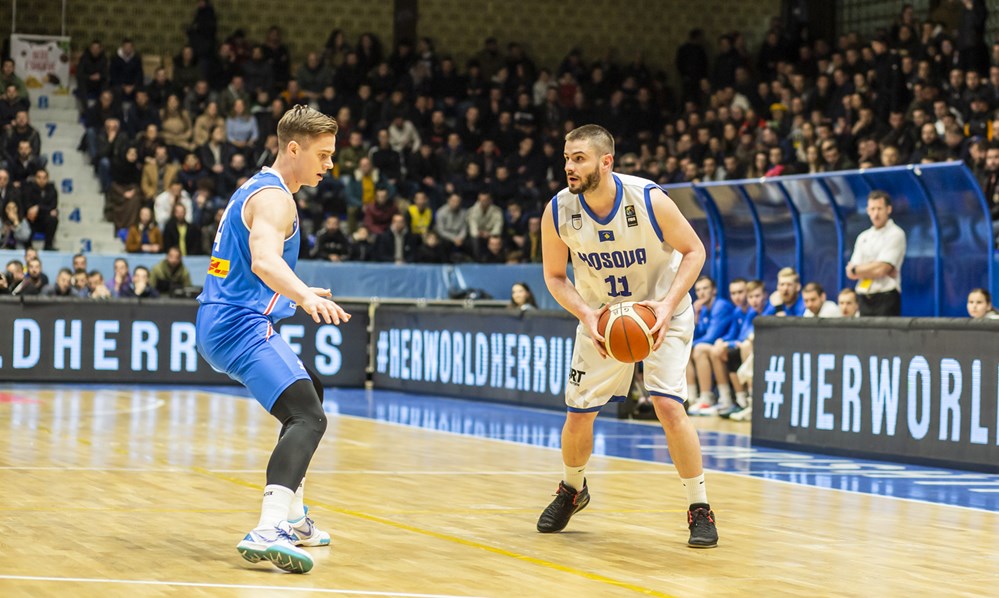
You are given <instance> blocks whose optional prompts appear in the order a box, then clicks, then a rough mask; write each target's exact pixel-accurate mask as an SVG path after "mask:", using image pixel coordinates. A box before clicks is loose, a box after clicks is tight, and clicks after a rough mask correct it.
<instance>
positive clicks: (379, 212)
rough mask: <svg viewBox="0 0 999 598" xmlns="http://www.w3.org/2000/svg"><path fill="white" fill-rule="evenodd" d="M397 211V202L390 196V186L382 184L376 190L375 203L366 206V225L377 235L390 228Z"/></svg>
mask: <svg viewBox="0 0 999 598" xmlns="http://www.w3.org/2000/svg"><path fill="white" fill-rule="evenodd" d="M397 213H398V210H397V209H396V207H395V202H394V201H392V199H391V198H390V197H389V189H388V187H387V186H385V185H381V186H379V187H378V188H377V189H376V190H375V201H374V203H371V204H369V205H367V206H365V208H364V226H365V227H366V228H367V229H368V231H369V232H370V233H371V234H372V235H375V236H376V237H377V236H378V235H380V234H382V233H383V232H385V231H386V230H387V229H388V227H389V225H390V224H391V223H392V218H393V217H394V216H395V215H396V214H397Z"/></svg>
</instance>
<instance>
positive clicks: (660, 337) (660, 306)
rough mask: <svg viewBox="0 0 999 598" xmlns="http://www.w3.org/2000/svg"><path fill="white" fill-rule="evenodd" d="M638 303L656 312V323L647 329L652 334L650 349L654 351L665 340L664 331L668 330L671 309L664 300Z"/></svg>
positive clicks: (671, 315) (671, 317)
mask: <svg viewBox="0 0 999 598" xmlns="http://www.w3.org/2000/svg"><path fill="white" fill-rule="evenodd" d="M638 304H639V305H644V306H645V307H647V308H649V309H651V310H652V311H653V312H655V314H656V323H655V325H653V326H652V328H650V329H649V333H650V334H651V335H652V340H653V343H652V351H656V350H658V349H659V347H661V346H662V344H663V341H664V340H666V333H667V332H669V321H670V320H672V319H673V310H674V309H676V308H670V307H669V306H668V305H666V302H665V301H639V302H638Z"/></svg>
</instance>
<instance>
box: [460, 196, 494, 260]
mask: <svg viewBox="0 0 999 598" xmlns="http://www.w3.org/2000/svg"><path fill="white" fill-rule="evenodd" d="M502 234H503V211H502V210H500V209H499V208H498V207H497V206H496V205H494V204H493V196H492V194H491V193H489V192H488V191H480V192H479V194H478V198H477V199H476V201H475V205H473V206H472V207H471V208H469V209H468V235H469V239H470V240H471V250H472V253H473V254H474V255H475V256H476V257H481V256H482V255H483V254H484V253H485V251H486V244H487V243H488V242H489V238H490V237H497V236H498V237H500V238H502Z"/></svg>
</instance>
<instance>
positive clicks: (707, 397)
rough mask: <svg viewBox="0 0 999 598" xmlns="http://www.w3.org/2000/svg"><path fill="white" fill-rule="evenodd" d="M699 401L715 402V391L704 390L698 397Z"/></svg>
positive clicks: (709, 403) (711, 403)
mask: <svg viewBox="0 0 999 598" xmlns="http://www.w3.org/2000/svg"><path fill="white" fill-rule="evenodd" d="M697 402H698V403H707V404H708V405H714V404H715V393H713V392H711V391H710V390H702V391H701V396H699V397H698V398H697Z"/></svg>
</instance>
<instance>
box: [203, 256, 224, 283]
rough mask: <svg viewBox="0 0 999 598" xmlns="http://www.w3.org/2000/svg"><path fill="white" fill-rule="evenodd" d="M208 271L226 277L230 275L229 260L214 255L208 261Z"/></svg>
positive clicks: (213, 274)
mask: <svg viewBox="0 0 999 598" xmlns="http://www.w3.org/2000/svg"><path fill="white" fill-rule="evenodd" d="M208 273H209V274H211V275H212V276H218V277H219V278H225V277H226V276H228V275H229V260H224V259H222V258H218V257H213V258H212V260H211V261H210V262H208Z"/></svg>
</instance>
